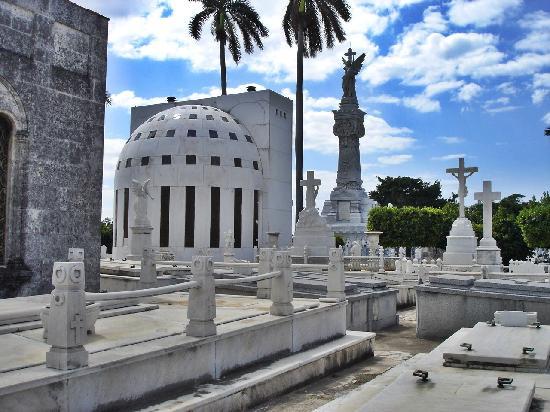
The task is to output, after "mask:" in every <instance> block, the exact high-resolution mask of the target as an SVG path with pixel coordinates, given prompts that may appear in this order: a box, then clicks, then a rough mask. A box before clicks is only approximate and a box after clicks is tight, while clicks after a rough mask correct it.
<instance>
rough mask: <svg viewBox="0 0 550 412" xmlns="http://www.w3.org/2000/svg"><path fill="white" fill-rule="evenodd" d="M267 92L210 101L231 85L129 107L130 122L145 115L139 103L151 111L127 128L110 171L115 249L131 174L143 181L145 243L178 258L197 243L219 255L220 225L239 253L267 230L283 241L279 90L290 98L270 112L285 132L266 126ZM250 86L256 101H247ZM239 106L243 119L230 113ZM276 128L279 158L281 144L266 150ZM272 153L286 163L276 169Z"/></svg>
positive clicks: (121, 244)
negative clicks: (195, 96) (212, 93)
mask: <svg viewBox="0 0 550 412" xmlns="http://www.w3.org/2000/svg"><path fill="white" fill-rule="evenodd" d="M266 94H267V97H269V96H270V94H274V93H273V92H269V91H263V92H250V93H244V94H243V97H245V99H244V100H245V101H244V102H243V101H242V99H238V100H241V101H236V102H234V103H233V104H231V108H232V110H228V111H224V110H222V109H221V108H219V107H216V106H219V105H220V103H223V101H224V100H225V101H227V100H228V99H229V100H231V98H232V97H235V96H239V95H233V96H222V97H219V98H217V99H218V100H221V102H217V101H216V99H214V100H213V101H210V102H200V101H199V102H194V103H189V102H177V103H166V104H161V105H155V106H152V107H151V106H149V107H144V108H134V109H133V111H132V123H133V124H134V123H135V118H136V117H139V116H142V115H143V113H142V112H141V111H140V109H144V110H145V109H147V110H145V111H149V112H152V113H155V114H152V115H150V116H148V117H147V118H146V119H142V120H143V122H141V125H139V126H137V127H136V128H134V130H132V132H131V135H130V137H129V139H128V141H127V142H126V144H125V146H124V148H123V149H122V151H121V153H120V157H119V160H118V164H117V170H116V173H115V181H114V189H115V205H114V207H115V216H114V238H115V242H114V243H115V245H114V255H115V257H116V258H123V257H125V256H128V255H129V253H130V245H131V242H132V226H134V219H135V211H134V203H135V196H136V195H135V194H134V192H133V190H132V187H133V185H134V184H135V182H139V183H142V184H143V183H145V182H147V181H148V183H147V191H148V192H149V194H150V197H149V198H148V199H147V217H148V219H149V221H150V223H151V226H152V227H153V231H152V247H153V248H154V249H157V250H160V251H166V252H172V253H174V254H175V256H176V259H188V258H190V257H191V256H192V255H193V254H196V253H197V251H198V250H204V249H209V250H210V251H211V253H212V254H213V255H214V256H216V257H221V256H222V253H223V248H224V239H225V236H226V234H227V233H232V234H233V238H234V252H235V255H236V256H237V257H239V258H245V259H252V258H253V256H254V254H253V249H254V247H259V246H264V245H265V241H266V236H265V232H278V233H280V234H281V240H282V241H283V242H284V240H286V239H285V238H288V239H290V227H291V216H290V209H291V196H292V193H291V190H292V189H291V152H290V151H291V134H292V133H291V131H292V126H291V125H292V119H291V115H290V113H292V103H291V102H290V101H288V102H287V101H286V100H288V99H285V98H283V97H282V96H278V95H277V96H278V97H280V98H281V99H283V100H282V102H284V103H286V104H288V103H289V102H290V109H288V108H287V110H288V112H287V111H286V110H284V109H281V110H279V109H278V108H274V110H275V111H274V115H275V116H274V117H276V119H274V120H275V121H280V120H288V122H289V123H288V126H289V129H288V131H285V133H284V134H282V133H280V132H281V130H280V129H275V130H273V132H274V133H270V129H271V127H270V120H269V117H270V116H269V114H270V113H269V112H270V109H272V107H269V106H270V105H269V104H267V105H266V104H265V103H269V99H267V101H262V100H263V99H258V97H261V96H258V95H266ZM254 95H256V96H255V97H256V99H253V100H255V101H253V102H246V100H247V98H248V99H249V98H250V97H253V96H254ZM205 100H212V99H205ZM216 103H217V104H216ZM239 107H240V109H239ZM158 109H160V110H158ZM266 109H267V110H266ZM157 110H158V111H157ZM239 112H242V113H243V116H242V117H244V118H243V120H240V119H239V116H237V115H235V114H238V113H239ZM254 112H257V113H254ZM279 112H280V113H281V115H279ZM287 113H288V114H287ZM285 117H286V119H285ZM266 126H267V130H265V129H266ZM266 132H267V133H266ZM255 134H258V135H259V136H256V135H255ZM274 138H275V139H276V140H278V142H277V143H278V145H279V146H280V148H282V149H284V150H285V151H287V150H286V149H288V159H289V161H287V160H286V157H287V156H286V154H285V156H282V158H281V153H272V150H271V145H272V144H273V143H274V141H272V139H274ZM285 140H286V141H285ZM266 146H267V147H266ZM286 146H288V147H286ZM283 153H284V152H283ZM277 157H279V159H277ZM277 160H279V162H280V163H281V165H282V166H284V165H285V163H288V164H287V166H288V173H285V172H284V171H283V170H282V169H281V168H280V166H279V165H277V166H276V168H275V170H274V162H273V161H277ZM264 163H266V165H264ZM264 169H265V170H264ZM274 172H276V173H278V174H279V176H276V175H275V176H274ZM286 175H288V176H286ZM281 178H282V181H280V180H281ZM285 180H286V182H285ZM283 182H284V183H285V184H283V185H281V183H283ZM287 192H288V193H287ZM281 200H282V201H283V203H282V204H281ZM285 201H286V204H285ZM283 205H284V206H286V207H287V208H288V211H289V213H288V224H287V223H286V222H285V221H284V220H285V219H286V216H284V213H281V212H282V211H283V209H282V206H283ZM277 208H279V210H277ZM274 209H275V210H274ZM287 226H288V229H287ZM287 231H288V233H286V232H287Z"/></svg>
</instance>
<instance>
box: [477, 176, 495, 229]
mask: <svg viewBox="0 0 550 412" xmlns="http://www.w3.org/2000/svg"><path fill="white" fill-rule="evenodd" d="M492 190H493V188H492V183H491V181H490V180H484V181H483V192H476V193H474V199H475V200H480V201H481V202H482V203H483V237H484V238H486V239H490V238H492V237H493V201H495V200H500V192H493V191H492Z"/></svg>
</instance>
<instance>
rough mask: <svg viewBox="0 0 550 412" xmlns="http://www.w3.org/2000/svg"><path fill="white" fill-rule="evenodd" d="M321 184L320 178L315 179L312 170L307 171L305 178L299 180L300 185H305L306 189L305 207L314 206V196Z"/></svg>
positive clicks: (310, 207)
mask: <svg viewBox="0 0 550 412" xmlns="http://www.w3.org/2000/svg"><path fill="white" fill-rule="evenodd" d="M320 185H321V180H320V179H315V172H314V171H313V170H308V171H307V179H305V180H300V186H305V187H306V188H307V191H306V209H312V208H315V198H316V197H317V192H318V191H319V186H320Z"/></svg>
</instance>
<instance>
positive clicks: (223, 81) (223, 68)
mask: <svg viewBox="0 0 550 412" xmlns="http://www.w3.org/2000/svg"><path fill="white" fill-rule="evenodd" d="M220 77H221V84H222V95H226V94H227V67H226V66H225V40H223V39H222V40H220Z"/></svg>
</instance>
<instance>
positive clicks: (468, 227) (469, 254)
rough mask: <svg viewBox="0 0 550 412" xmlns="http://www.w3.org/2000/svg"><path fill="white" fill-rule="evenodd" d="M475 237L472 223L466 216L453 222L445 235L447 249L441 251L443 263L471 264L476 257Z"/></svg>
mask: <svg viewBox="0 0 550 412" xmlns="http://www.w3.org/2000/svg"><path fill="white" fill-rule="evenodd" d="M476 249H477V239H476V236H475V233H474V229H473V228H472V223H471V222H470V221H469V220H468V219H466V218H464V217H463V218H460V217H459V218H458V219H456V220H455V221H454V222H453V226H452V228H451V233H450V234H449V236H447V249H446V251H445V253H443V264H444V265H473V264H474V259H475V257H476Z"/></svg>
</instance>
